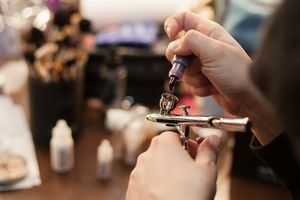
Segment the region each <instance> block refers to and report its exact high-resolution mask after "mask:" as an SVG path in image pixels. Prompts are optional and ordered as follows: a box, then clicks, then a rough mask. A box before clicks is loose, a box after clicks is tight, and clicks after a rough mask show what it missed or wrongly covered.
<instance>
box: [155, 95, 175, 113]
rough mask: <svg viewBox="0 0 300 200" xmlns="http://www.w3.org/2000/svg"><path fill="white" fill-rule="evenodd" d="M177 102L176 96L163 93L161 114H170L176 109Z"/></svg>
mask: <svg viewBox="0 0 300 200" xmlns="http://www.w3.org/2000/svg"><path fill="white" fill-rule="evenodd" d="M177 102H178V98H177V97H176V96H174V95H172V94H169V93H163V94H162V95H161V98H160V101H159V107H160V114H162V115H166V114H170V112H171V111H172V110H174V109H175V107H176V104H177Z"/></svg>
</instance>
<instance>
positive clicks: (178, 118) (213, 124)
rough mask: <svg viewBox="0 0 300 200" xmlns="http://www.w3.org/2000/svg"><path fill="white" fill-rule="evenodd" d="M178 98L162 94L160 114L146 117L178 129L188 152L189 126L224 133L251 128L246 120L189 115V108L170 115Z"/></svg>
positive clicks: (185, 107)
mask: <svg viewBox="0 0 300 200" xmlns="http://www.w3.org/2000/svg"><path fill="white" fill-rule="evenodd" d="M177 102H178V98H177V97H176V96H174V95H172V94H169V93H164V94H162V95H161V99H160V102H159V107H160V113H153V114H149V115H147V119H148V120H150V121H153V122H157V123H163V124H166V125H168V126H177V127H179V132H180V134H181V135H182V136H183V138H184V142H183V148H184V149H186V150H189V148H188V140H189V138H190V133H189V128H190V126H198V127H207V128H217V129H221V130H225V131H233V132H247V131H249V130H250V128H251V124H250V122H249V119H248V118H224V117H214V116H202V115H189V114H188V111H187V110H188V109H189V108H190V106H185V105H184V106H180V108H181V109H182V112H183V113H182V115H175V114H171V112H172V111H173V110H174V109H175V107H176V104H177Z"/></svg>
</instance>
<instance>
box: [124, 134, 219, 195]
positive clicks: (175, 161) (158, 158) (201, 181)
mask: <svg viewBox="0 0 300 200" xmlns="http://www.w3.org/2000/svg"><path fill="white" fill-rule="evenodd" d="M219 143H220V138H218V137H217V136H211V137H209V138H207V139H205V140H204V141H203V142H202V143H201V144H200V146H199V147H198V148H197V147H195V145H196V144H191V143H190V145H194V147H193V148H192V149H197V153H196V154H197V156H196V158H195V159H193V158H192V157H191V156H190V155H189V154H188V153H187V152H186V151H185V150H184V149H183V148H182V145H181V142H180V140H179V138H178V136H177V135H176V134H174V133H173V132H165V133H162V134H161V135H160V136H157V137H155V138H154V139H153V140H152V142H151V145H150V147H149V149H148V150H147V151H146V152H145V153H143V154H141V155H140V156H139V158H138V161H137V165H136V167H135V169H134V170H133V171H132V173H131V175H130V181H129V185H128V190H127V195H126V199H127V200H135V199H136V200H138V199H139V200H140V199H143V200H155V199H157V200H158V199H172V200H182V199H188V200H199V197H201V199H212V198H213V197H214V194H215V189H216V178H217V167H216V160H217V149H218V146H219ZM207 175H209V178H207Z"/></svg>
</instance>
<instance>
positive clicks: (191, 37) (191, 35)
mask: <svg viewBox="0 0 300 200" xmlns="http://www.w3.org/2000/svg"><path fill="white" fill-rule="evenodd" d="M197 38H198V32H197V31H196V30H188V31H187V32H186V33H185V37H184V39H183V43H186V44H190V43H191V42H193V41H195V40H196V39H197Z"/></svg>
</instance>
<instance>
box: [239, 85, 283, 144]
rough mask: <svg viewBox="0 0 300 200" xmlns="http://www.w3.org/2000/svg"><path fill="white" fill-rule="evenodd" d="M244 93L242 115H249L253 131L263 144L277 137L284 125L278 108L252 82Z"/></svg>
mask: <svg viewBox="0 0 300 200" xmlns="http://www.w3.org/2000/svg"><path fill="white" fill-rule="evenodd" d="M247 90H248V91H247V92H245V93H246V95H244V99H245V100H244V102H243V106H242V107H241V110H240V111H241V112H240V115H241V116H247V117H248V118H249V120H250V121H251V123H252V128H251V130H252V132H253V134H254V135H255V136H256V138H257V139H258V141H259V142H260V143H261V144H267V143H269V142H271V141H272V140H273V139H274V138H275V137H277V136H278V135H279V134H280V133H281V132H282V131H283V130H284V126H283V124H282V121H281V119H280V116H279V114H278V113H277V110H276V108H275V107H274V106H273V104H272V103H271V102H269V101H268V100H267V99H266V98H265V97H264V96H263V94H262V93H261V92H260V91H259V90H258V88H256V87H255V85H253V84H251V85H250V87H248V88H247Z"/></svg>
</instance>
